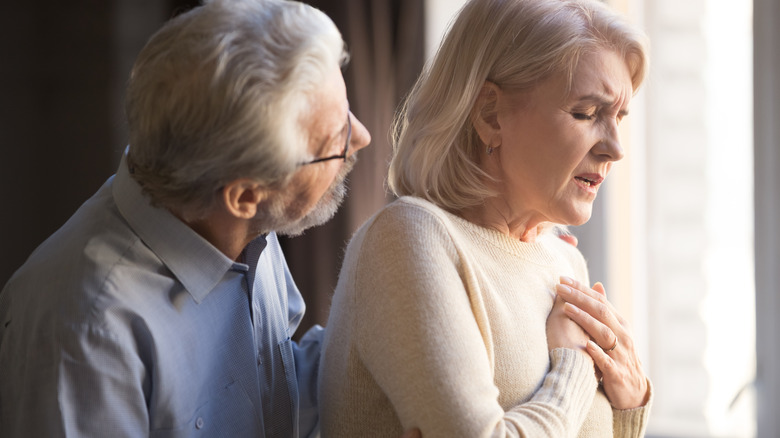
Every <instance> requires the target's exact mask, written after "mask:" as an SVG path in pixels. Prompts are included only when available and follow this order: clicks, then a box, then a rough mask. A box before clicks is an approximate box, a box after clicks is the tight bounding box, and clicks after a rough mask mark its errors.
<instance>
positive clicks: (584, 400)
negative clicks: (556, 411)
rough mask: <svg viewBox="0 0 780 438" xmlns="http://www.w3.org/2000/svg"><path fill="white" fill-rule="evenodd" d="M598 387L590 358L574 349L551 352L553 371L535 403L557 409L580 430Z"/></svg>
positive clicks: (535, 397) (535, 398)
mask: <svg viewBox="0 0 780 438" xmlns="http://www.w3.org/2000/svg"><path fill="white" fill-rule="evenodd" d="M597 386H598V382H597V381H596V376H595V373H594V369H593V363H592V362H591V361H590V359H589V358H587V357H585V355H584V354H582V353H580V352H578V351H575V350H572V349H568V348H556V349H554V350H552V351H550V372H549V373H547V377H545V379H544V382H543V383H542V387H541V388H540V389H539V391H538V392H537V393H536V395H535V396H534V400H537V401H541V402H546V403H551V404H553V405H556V406H558V407H559V408H560V409H562V410H563V411H564V412H566V413H567V416H566V417H567V418H568V419H569V420H571V423H570V424H571V425H576V429H575V430H577V429H579V426H580V425H581V424H582V422H583V421H585V416H586V415H587V413H588V411H590V407H591V404H593V398H594V397H595V395H596V387H597Z"/></svg>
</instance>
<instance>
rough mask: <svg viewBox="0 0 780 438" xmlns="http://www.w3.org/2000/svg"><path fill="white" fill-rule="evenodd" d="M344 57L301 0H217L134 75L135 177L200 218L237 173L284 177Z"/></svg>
mask: <svg viewBox="0 0 780 438" xmlns="http://www.w3.org/2000/svg"><path fill="white" fill-rule="evenodd" d="M346 59H347V55H346V52H345V50H344V42H343V40H342V38H341V34H340V33H339V31H338V29H337V28H336V26H335V25H334V24H333V22H332V21H331V20H330V19H329V18H328V17H327V16H326V15H325V14H324V13H322V12H321V11H319V10H317V9H315V8H313V7H311V6H308V5H305V4H302V3H298V2H293V1H280V0H211V1H207V2H206V3H205V4H204V5H203V6H200V7H197V8H195V9H192V10H190V11H188V12H186V13H184V14H181V15H179V16H177V17H176V18H174V19H172V20H171V21H169V22H168V23H166V24H165V25H164V26H163V27H162V29H160V30H159V31H158V32H157V33H156V34H155V35H154V36H152V38H151V39H150V40H149V42H148V43H147V44H146V46H145V47H144V48H143V50H142V51H141V53H140V55H139V56H138V59H137V60H136V63H135V65H134V67H133V70H132V73H131V76H130V81H129V84H128V88H127V102H126V105H127V108H126V111H127V120H128V124H129V132H130V149H129V155H128V164H129V165H130V167H131V171H132V173H133V177H134V178H135V179H136V181H138V182H139V184H140V185H141V186H142V187H143V190H144V192H145V193H146V194H147V195H149V196H150V197H151V199H152V202H153V203H154V204H155V205H158V206H161V207H166V208H170V209H172V210H174V211H177V212H178V213H180V214H182V215H185V216H188V217H190V218H194V217H197V216H200V215H202V214H204V213H205V212H206V211H207V209H208V208H210V206H211V205H212V203H213V201H214V199H215V197H216V194H217V193H218V192H219V189H220V188H221V187H222V186H223V185H225V184H226V183H228V182H230V181H232V180H235V179H237V178H250V179H253V180H256V181H258V182H261V183H262V184H265V185H268V186H269V187H274V186H281V185H283V184H284V183H285V182H286V181H287V179H289V177H290V175H291V174H292V173H293V172H294V170H295V169H296V168H297V166H298V164H299V163H300V162H301V161H302V160H303V159H304V158H305V157H306V156H307V151H308V148H307V145H308V143H309V140H310V139H309V138H308V132H307V131H306V130H305V129H302V125H301V122H302V121H303V120H305V119H307V118H308V117H311V116H312V114H311V109H310V108H311V96H312V93H313V91H314V90H316V88H317V87H318V86H320V84H322V82H323V81H324V79H325V78H326V76H327V75H328V74H329V73H330V72H331V71H332V69H333V68H336V67H337V66H338V65H341V64H343V63H345V62H346Z"/></svg>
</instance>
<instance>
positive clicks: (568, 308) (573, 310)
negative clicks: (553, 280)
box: [563, 303, 580, 315]
mask: <svg viewBox="0 0 780 438" xmlns="http://www.w3.org/2000/svg"><path fill="white" fill-rule="evenodd" d="M563 311H564V312H566V313H569V314H572V315H576V314H578V313H580V309H578V308H577V306H575V305H574V304H572V303H565V304H564V305H563Z"/></svg>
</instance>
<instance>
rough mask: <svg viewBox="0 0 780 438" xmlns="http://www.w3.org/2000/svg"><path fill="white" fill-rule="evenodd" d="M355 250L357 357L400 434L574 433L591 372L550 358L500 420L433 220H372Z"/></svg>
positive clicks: (455, 274) (467, 304)
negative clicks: (524, 396)
mask: <svg viewBox="0 0 780 438" xmlns="http://www.w3.org/2000/svg"><path fill="white" fill-rule="evenodd" d="M387 211H392V210H386V211H385V212H387ZM359 251H360V252H359V254H358V262H357V270H356V273H355V278H354V281H355V291H356V292H355V293H356V295H355V297H356V298H355V299H356V300H357V302H356V303H355V304H356V306H355V308H356V309H359V310H358V312H359V315H358V316H356V318H357V325H356V327H355V328H356V332H357V333H358V334H357V335H356V336H357V337H356V344H357V351H358V354H359V355H360V359H361V360H362V361H363V363H364V365H365V366H366V368H367V369H368V370H369V372H370V373H371V375H372V377H373V379H375V381H376V382H377V384H378V385H379V386H380V387H381V388H382V390H383V391H384V393H385V394H386V395H387V397H388V399H389V400H390V402H391V403H392V405H393V407H394V409H395V410H396V414H397V415H398V417H399V419H400V421H401V423H402V426H403V428H404V429H409V428H412V427H417V428H420V430H421V431H422V435H423V436H425V437H426V438H431V437H439V436H441V437H454V436H458V437H460V436H463V437H466V436H467V437H487V436H516V437H529V436H531V437H568V436H575V435H576V434H577V431H578V430H579V428H580V426H581V425H582V422H583V421H584V418H585V416H586V415H587V412H588V410H589V408H590V406H591V403H592V400H593V397H594V394H595V392H596V386H597V382H596V379H595V377H594V372H593V365H592V364H591V363H590V361H589V360H588V359H587V358H585V356H584V354H583V353H581V352H577V351H574V350H568V349H556V350H553V351H552V352H551V353H550V370H549V372H548V374H547V375H546V377H545V378H544V380H543V383H542V385H541V386H540V387H539V388H538V390H537V391H536V392H535V393H534V395H533V396H532V397H531V399H530V400H528V401H527V402H525V403H522V404H520V405H518V406H515V407H513V408H512V409H510V410H509V411H504V409H503V408H502V407H501V406H500V404H499V402H498V395H499V390H498V388H497V387H496V386H495V384H494V381H493V371H492V366H491V359H490V358H489V355H488V352H487V348H486V344H485V340H484V333H482V332H481V330H480V324H478V322H477V320H476V319H475V314H474V312H473V311H472V307H471V301H470V297H469V288H470V287H471V286H468V285H469V283H470V282H472V281H473V279H472V278H470V277H469V273H468V272H466V269H465V268H464V266H463V265H462V263H461V261H460V254H459V249H458V247H457V246H456V245H455V243H454V242H453V239H452V238H451V236H450V235H449V232H448V230H447V228H446V227H445V226H443V224H442V223H441V221H440V219H438V218H437V217H435V216H433V215H431V214H430V213H426V212H425V211H424V210H422V209H415V208H411V209H409V208H407V209H405V210H404V215H401V216H399V215H394V214H380V215H379V216H378V217H377V218H376V220H375V221H374V223H373V224H372V226H371V228H370V229H369V230H368V231H367V233H366V235H365V239H364V241H363V244H362V245H361V248H360V250H359ZM485 324H489V321H487V322H486V321H482V322H481V325H483V326H484V325H485Z"/></svg>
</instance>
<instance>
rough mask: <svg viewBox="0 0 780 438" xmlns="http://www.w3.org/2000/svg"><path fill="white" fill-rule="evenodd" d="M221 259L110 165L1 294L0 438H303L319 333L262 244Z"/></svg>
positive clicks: (313, 412)
mask: <svg viewBox="0 0 780 438" xmlns="http://www.w3.org/2000/svg"><path fill="white" fill-rule="evenodd" d="M243 260H244V261H245V262H246V263H237V262H234V261H232V260H230V259H228V258H227V257H226V256H225V255H224V254H222V253H221V252H220V251H218V250H217V249H216V248H214V247H213V246H212V245H211V244H209V243H208V242H207V241H206V240H204V239H203V238H202V237H200V236H199V235H198V234H196V233H195V232H194V231H193V230H192V229H191V228H189V227H188V226H186V225H185V224H184V223H182V222H181V221H179V220H178V219H177V218H176V217H175V216H173V215H172V214H171V213H170V212H168V211H167V210H164V209H159V208H154V207H152V206H151V205H150V204H149V202H148V200H147V198H146V197H145V196H143V195H142V193H141V190H140V187H139V186H138V184H137V183H136V182H135V181H134V180H133V179H132V178H131V177H130V175H129V172H128V170H127V167H126V164H125V163H124V160H123V162H122V164H120V168H119V171H118V172H117V174H116V175H115V176H114V177H112V178H111V179H109V180H108V181H107V182H106V183H105V184H104V185H103V187H101V188H100V190H99V191H98V192H97V193H96V194H95V195H94V196H93V197H92V198H90V199H89V200H88V201H87V202H86V203H85V204H84V205H82V206H81V208H79V210H78V211H77V212H76V213H75V214H74V215H73V217H71V218H70V220H68V222H67V223H65V225H63V226H62V228H60V229H59V230H58V231H57V232H56V233H55V234H53V235H52V236H51V237H50V238H49V239H47V240H46V241H45V242H44V243H43V244H41V246H40V247H38V249H36V250H35V252H33V254H32V255H31V256H30V258H29V259H28V260H27V262H26V263H25V264H24V265H23V266H22V267H21V268H20V269H19V270H18V271H17V272H16V273H15V274H14V276H13V277H12V278H11V280H10V281H9V282H8V284H7V285H6V286H5V288H4V289H3V290H2V292H0V436H2V437H6V438H10V437H33V436H35V437H43V436H46V437H49V436H64V435H67V436H78V437H108V436H110V437H142V436H152V437H180V436H182V437H183V436H196V435H198V436H209V437H211V436H225V437H262V436H267V437H296V436H308V435H310V434H315V433H316V432H317V429H318V418H317V401H316V389H317V385H316V382H317V368H318V362H319V357H320V345H321V344H320V343H321V338H322V328H321V327H315V328H313V329H312V330H310V331H309V332H307V333H306V334H305V335H304V337H303V338H302V339H301V342H300V343H295V342H292V341H291V340H290V337H291V336H292V335H293V333H294V332H295V330H296V328H297V327H298V324H299V323H300V322H301V318H302V317H303V313H304V310H305V305H304V302H303V299H302V297H301V295H300V293H299V291H298V289H297V288H296V286H295V283H294V282H293V279H292V277H291V276H290V272H289V270H288V268H287V264H286V262H285V259H284V255H283V254H282V251H281V249H280V247H279V242H278V241H277V238H276V235H275V234H273V233H272V234H269V235H268V236H265V237H260V238H258V239H256V240H255V241H253V242H252V243H250V244H249V245H248V246H247V247H246V249H245V250H244V258H243Z"/></svg>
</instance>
